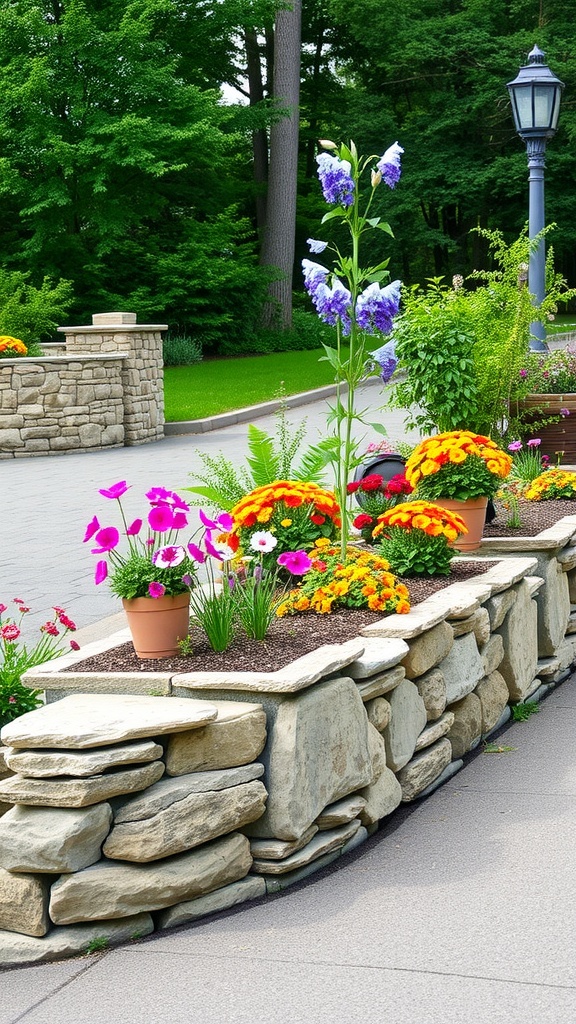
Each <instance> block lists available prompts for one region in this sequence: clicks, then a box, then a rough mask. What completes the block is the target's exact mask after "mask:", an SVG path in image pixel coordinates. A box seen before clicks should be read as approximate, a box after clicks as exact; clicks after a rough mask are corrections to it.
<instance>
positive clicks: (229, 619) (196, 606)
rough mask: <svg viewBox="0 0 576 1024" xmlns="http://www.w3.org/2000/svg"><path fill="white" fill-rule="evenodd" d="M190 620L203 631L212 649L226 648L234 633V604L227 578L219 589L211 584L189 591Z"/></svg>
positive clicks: (221, 649)
mask: <svg viewBox="0 0 576 1024" xmlns="http://www.w3.org/2000/svg"><path fill="white" fill-rule="evenodd" d="M190 622H191V624H192V625H193V626H198V627H199V628H200V629H202V630H203V631H204V633H205V634H206V638H207V640H208V643H209V644H210V647H211V648H212V650H213V651H218V652H219V653H222V652H223V651H225V650H227V649H228V647H229V646H230V644H231V643H232V641H233V639H234V635H235V624H236V606H235V603H234V598H233V595H232V589H231V587H230V586H229V585H228V580H227V579H225V580H224V585H223V586H222V588H221V589H220V590H215V588H214V586H213V585H212V586H211V587H198V588H197V589H196V590H193V591H192V592H191V594H190Z"/></svg>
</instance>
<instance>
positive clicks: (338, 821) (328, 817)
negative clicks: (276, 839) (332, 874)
mask: <svg viewBox="0 0 576 1024" xmlns="http://www.w3.org/2000/svg"><path fill="white" fill-rule="evenodd" d="M365 806H366V801H365V800H364V798H363V797H361V796H359V795H358V793H355V794H354V796H345V797H344V799H343V800H337V801H336V803H335V804H330V806H329V807H326V808H325V809H324V810H323V811H322V814H320V815H319V816H318V818H317V819H316V824H317V825H318V828H319V829H320V831H321V832H324V831H326V829H329V828H338V827H339V826H340V825H347V824H348V822H349V821H353V820H354V818H357V817H358V816H359V814H360V812H361V811H362V810H364V807H365ZM251 849H252V847H251ZM252 856H253V857H256V856H257V855H256V854H255V853H254V850H253V849H252Z"/></svg>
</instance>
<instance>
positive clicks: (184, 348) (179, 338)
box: [162, 332, 202, 366]
mask: <svg viewBox="0 0 576 1024" xmlns="http://www.w3.org/2000/svg"><path fill="white" fill-rule="evenodd" d="M162 354H163V359H164V366H194V365H195V364H196V363H200V362H201V361H202V346H201V344H200V343H199V342H198V341H196V340H195V339H194V338H191V337H189V335H187V334H172V333H171V332H170V333H168V334H167V335H166V337H165V338H164V339H163V342H162Z"/></svg>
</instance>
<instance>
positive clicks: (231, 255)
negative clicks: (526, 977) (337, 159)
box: [0, 0, 576, 351]
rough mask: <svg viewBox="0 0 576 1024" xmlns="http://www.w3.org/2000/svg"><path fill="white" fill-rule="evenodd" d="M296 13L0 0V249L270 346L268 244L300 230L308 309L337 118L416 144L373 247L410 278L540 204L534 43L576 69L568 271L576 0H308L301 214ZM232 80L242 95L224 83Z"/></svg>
mask: <svg viewBox="0 0 576 1024" xmlns="http://www.w3.org/2000/svg"><path fill="white" fill-rule="evenodd" d="M295 12H297V13H298V20H299V15H300V2H299V3H298V4H297V5H294V4H291V3H290V2H288V0H225V2H222V0H4V2H3V4H2V6H1V8H0V143H1V145H0V153H1V154H2V155H1V156H0V199H1V202H0V234H1V238H2V247H1V250H0V251H1V253H2V255H1V257H0V268H3V269H4V270H6V271H11V272H12V271H17V272H23V273H27V274H28V273H29V274H30V275H31V277H30V280H31V282H33V283H36V284H40V283H41V282H42V281H43V279H44V278H45V277H46V276H48V277H50V278H52V279H54V280H57V279H59V278H65V279H69V280H70V281H72V283H73V287H74V294H75V306H74V311H73V315H74V316H75V317H77V318H79V319H80V318H82V319H84V320H85V319H87V318H88V317H89V316H90V314H91V313H92V312H94V311H96V310H102V309H112V308H130V309H134V310H137V312H138V314H139V315H140V316H141V317H146V318H151V317H153V318H155V319H161V320H166V319H167V320H168V321H169V322H170V323H171V325H172V326H173V327H180V328H182V329H185V330H187V331H191V332H192V333H194V334H195V335H196V336H197V337H198V338H199V339H200V340H201V341H202V343H203V344H204V346H205V347H206V348H207V349H208V350H209V351H224V350H230V349H231V348H232V349H234V346H237V348H238V350H239V351H240V350H249V349H250V348H256V349H258V345H259V344H260V345H261V342H258V340H257V338H258V335H259V323H260V316H261V311H262V307H263V304H264V302H265V297H266V293H267V289H268V286H269V281H270V275H269V273H268V271H267V268H266V266H262V265H261V263H260V258H261V255H262V251H261V247H262V244H263V243H264V263H265V264H266V263H268V264H270V263H274V262H275V261H274V259H273V258H272V259H271V258H270V253H271V252H272V253H273V252H280V253H283V254H285V253H287V252H290V247H291V245H292V244H293V238H294V232H295V238H296V254H295V255H296V258H295V262H294V279H293V280H294V287H295V289H296V293H295V294H296V295H297V296H298V299H297V304H298V305H300V306H301V307H304V308H306V300H305V299H304V296H303V294H302V292H301V289H300V280H301V279H300V271H299V263H300V259H301V258H302V256H304V255H308V251H307V246H306V242H305V240H306V238H307V237H308V236H310V235H312V236H315V235H316V234H317V232H318V223H319V219H320V217H321V216H322V214H323V213H324V212H325V204H324V202H323V200H322V197H321V193H320V188H319V185H318V181H317V178H316V168H315V159H314V158H315V154H316V151H317V139H318V138H319V137H328V138H334V139H335V141H339V140H344V141H345V140H348V139H350V138H354V139H355V140H356V142H357V144H358V146H359V148H360V149H361V151H362V152H364V153H370V152H373V153H382V152H383V151H384V149H386V148H387V147H388V146H389V145H390V144H391V143H392V142H394V141H395V140H396V139H397V140H398V141H399V142H400V144H401V145H402V146H403V147H404V150H405V155H404V160H403V175H402V179H401V182H400V184H399V186H398V187H397V188H396V189H395V190H394V192H393V193H390V192H388V193H387V194H386V195H385V196H384V195H383V196H382V198H381V200H380V201H381V202H382V203H384V202H385V204H386V206H385V209H383V210H378V211H376V212H377V213H383V214H384V216H385V218H386V219H387V220H390V222H391V224H392V227H393V229H394V232H395V236H396V237H395V239H394V240H391V239H389V238H388V237H385V236H382V238H381V241H380V245H381V248H382V252H379V253H375V259H379V258H383V257H384V256H390V257H391V269H392V270H393V273H394V276H401V277H402V278H403V279H404V280H405V281H407V282H410V283H412V282H415V281H422V280H423V279H424V278H425V277H428V276H432V275H446V276H448V277H450V276H451V275H452V274H453V273H456V272H458V273H464V274H466V273H469V272H470V271H471V270H472V269H473V268H474V267H477V266H480V265H481V264H482V263H483V261H485V259H486V252H485V250H484V248H483V242H482V238H481V236H479V235H477V234H475V233H474V232H473V231H472V230H471V229H473V228H474V227H475V226H477V225H480V226H482V227H492V228H498V229H501V230H502V231H503V232H504V234H505V235H506V236H507V237H508V238H510V239H511V238H512V237H515V236H516V235H517V234H518V233H519V230H520V229H521V227H522V225H523V223H524V222H525V220H526V217H527V169H526V155H525V149H524V145H523V144H522V142H521V141H520V140H519V139H518V137H517V136H516V134H515V132H514V127H513V123H512V118H511V114H510V108H509V103H508V97H507V93H506V89H505V83H506V82H507V81H508V80H510V79H511V78H513V77H514V76H515V75H516V72H517V69H518V67H519V65H520V64H521V63H523V62H524V61H525V59H526V55H527V54H528V52H529V50H530V49H531V48H532V46H533V45H534V43H535V42H536V43H538V45H539V46H540V47H541V48H542V49H544V50H545V51H546V55H547V58H548V60H549V62H550V65H551V66H552V68H553V70H554V71H555V72H556V74H557V75H558V76H559V77H560V78H561V79H562V80H563V81H565V83H566V92H565V97H564V100H563V104H562V112H561V121H560V130H559V132H558V135H557V137H556V138H555V139H554V140H553V141H552V142H551V143H550V145H549V147H548V156H547V173H546V213H547V221H548V222H552V221H555V222H557V224H558V229H557V231H556V232H555V233H554V236H553V239H552V241H553V245H554V248H555V251H556V256H557V264H558V266H559V267H560V269H562V270H563V272H564V273H565V274H566V276H567V277H568V279H569V281H570V282H571V283H574V281H575V280H576V163H575V161H574V159H573V147H574V145H575V144H576V54H575V52H574V46H573V24H574V15H575V14H576V0H388V3H387V4H382V3H381V0H302V3H301V16H302V17H301V21H302V24H301V32H302V46H301V50H300V52H298V53H297V52H296V49H297V48H295V47H294V45H293V44H294V39H295V38H296V37H295V36H294V35H292V36H291V43H290V47H291V53H292V56H291V60H292V61H296V60H298V61H299V62H300V63H301V76H300V77H301V80H300V124H299V129H300V131H299V152H298V157H299V159H298V193H297V203H296V214H295V225H294V209H293V206H294V202H293V198H290V209H291V212H290V214H289V216H286V215H285V212H286V210H287V209H288V205H285V207H284V211H281V210H280V208H279V204H282V203H285V204H287V203H288V190H287V189H284V188H283V180H282V169H283V167H284V166H286V167H287V166H288V163H287V159H286V158H285V157H283V156H282V155H281V156H280V159H279V160H278V159H277V157H278V148H277V147H278V145H279V143H278V141H277V140H278V139H280V140H286V139H288V138H290V140H291V141H290V142H289V143H288V145H289V146H291V147H292V148H294V146H295V142H296V136H295V134H294V133H292V134H290V131H287V130H286V129H288V127H289V125H288V118H287V117H286V116H285V114H286V113H287V111H288V110H289V108H290V106H291V105H293V103H294V96H295V85H297V76H296V82H295V77H294V73H293V70H294V69H292V74H291V75H290V69H289V68H288V69H283V70H284V71H286V74H284V76H283V77H282V76H279V75H278V66H277V67H276V72H277V73H276V76H275V74H274V67H275V57H276V58H278V54H279V52H280V51H279V50H278V47H279V46H280V45H283V46H284V45H285V43H283V42H282V39H283V38H284V40H285V39H286V36H285V35H284V37H282V25H283V24H284V26H285V25H287V24H291V25H292V28H294V27H295V21H294V19H293V15H294V14H295ZM298 28H299V26H298ZM283 56H284V54H283ZM283 82H284V83H286V82H288V83H289V84H288V85H283V84H282V83H283ZM275 83H276V85H275ZM278 83H280V84H278ZM290 83H291V84H290ZM223 85H228V86H233V87H235V88H236V89H237V90H238V95H239V96H240V97H241V96H242V94H243V96H244V100H240V101H239V102H238V103H234V102H232V103H231V102H229V101H226V102H223V100H222V94H221V91H220V90H221V86H223ZM290 90H292V94H291V95H287V92H289V91H290ZM279 118H280V120H278V119H279ZM279 125H280V126H281V128H280V130H277V129H278V126H279ZM274 126H276V128H275V127H274ZM293 155H294V154H293ZM275 161H276V162H275ZM270 166H271V167H272V168H273V170H274V168H275V170H274V174H273V179H272V181H271V183H270V184H271V187H270V194H269V196H268V208H267V204H266V189H267V180H268V173H269V167H270ZM292 166H293V167H295V164H294V162H293V163H292ZM293 174H294V171H293V170H292V171H291V172H290V175H291V180H293ZM286 181H287V179H286ZM278 197H279V198H278ZM279 213H282V215H279ZM270 232H271V233H272V237H271V235H270ZM278 262H280V261H278ZM274 276H276V278H277V280H279V279H280V277H279V275H278V274H276V275H274V273H273V274H272V277H273V278H274ZM281 301H282V302H284V304H285V312H286V314H287V315H286V316H285V317H284V320H285V323H288V322H289V308H288V307H289V295H288V296H286V294H284V298H283V299H282V300H281Z"/></svg>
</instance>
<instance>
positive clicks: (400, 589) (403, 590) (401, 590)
mask: <svg viewBox="0 0 576 1024" xmlns="http://www.w3.org/2000/svg"><path fill="white" fill-rule="evenodd" d="M396 593H397V595H398V597H403V598H407V597H409V590H408V587H405V586H404V584H403V583H399V584H398V585H397V587H396Z"/></svg>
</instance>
